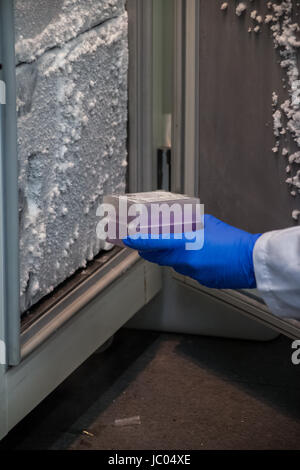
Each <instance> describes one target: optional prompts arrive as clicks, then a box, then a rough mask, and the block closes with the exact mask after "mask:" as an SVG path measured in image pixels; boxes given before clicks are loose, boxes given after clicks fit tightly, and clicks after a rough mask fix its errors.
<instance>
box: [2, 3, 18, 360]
mask: <svg viewBox="0 0 300 470" xmlns="http://www.w3.org/2000/svg"><path fill="white" fill-rule="evenodd" d="M0 18H1V20H0V21H1V38H0V40H1V55H2V58H1V65H2V69H1V76H2V77H1V78H2V80H3V82H4V84H5V85H4V86H5V95H6V100H5V104H2V105H1V108H2V113H1V120H2V123H1V124H2V131H3V134H2V137H3V139H2V145H1V171H2V175H1V196H0V197H1V202H0V203H1V212H2V223H1V231H2V233H1V237H2V244H1V261H2V270H3V271H2V273H3V280H2V286H1V288H2V292H1V294H0V295H1V300H2V307H3V310H2V313H1V315H2V317H3V319H2V322H5V344H6V363H7V364H8V365H16V364H18V363H19V362H20V341H19V337H20V309H19V285H20V283H19V222H18V159H17V117H16V77H15V50H14V47H15V44H14V16H13V2H12V1H10V0H1V1H0Z"/></svg>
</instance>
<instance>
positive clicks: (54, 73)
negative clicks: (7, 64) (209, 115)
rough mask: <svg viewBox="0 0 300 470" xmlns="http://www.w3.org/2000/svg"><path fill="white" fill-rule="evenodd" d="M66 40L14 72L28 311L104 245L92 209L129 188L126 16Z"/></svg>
mask: <svg viewBox="0 0 300 470" xmlns="http://www.w3.org/2000/svg"><path fill="white" fill-rule="evenodd" d="M56 3H59V4H63V5H67V4H77V6H78V7H79V6H80V5H81V7H83V5H84V4H85V3H86V4H87V5H88V4H90V3H91V2H89V1H87V2H83V1H79V0H78V1H74V0H73V1H72V2H71V1H68V2H67V1H64V2H56ZM94 3H95V4H98V5H99V4H103V5H108V4H110V5H114V4H115V6H117V4H123V2H114V1H110V2H104V1H103V2H98V1H97V2H94ZM92 11H93V10H92ZM84 18H85V17H84ZM84 18H81V19H79V20H78V21H79V23H80V24H81V22H82V21H83V20H84ZM59 19H60V20H61V16H59ZM98 19H99V18H98ZM71 20H72V16H71V19H70V21H71ZM94 20H95V19H94V18H93V20H91V21H94ZM72 24H73V23H72ZM78 31H79V29H78ZM80 31H81V30H80ZM72 34H73V33H72ZM41 35H42V36H43V34H42V33H41ZM43 37H44V36H43ZM67 39H68V41H67V42H66V43H65V44H59V47H54V48H50V49H49V50H48V49H45V48H44V46H42V44H43V43H42V41H41V44H40V46H41V48H42V49H44V50H43V53H42V54H41V55H40V54H39V53H35V59H34V60H33V61H31V60H32V57H30V61H29V63H22V64H20V65H18V66H17V68H16V76H17V116H18V157H19V195H20V196H19V219H20V264H21V266H20V274H21V310H22V312H23V311H25V310H26V309H27V308H29V307H30V306H31V305H32V304H34V303H36V302H37V301H38V300H39V299H40V298H42V297H43V296H45V295H46V294H47V293H49V292H51V291H52V290H53V288H54V287H56V286H57V285H58V284H60V283H61V282H62V281H64V280H65V279H66V278H68V277H69V276H70V275H71V274H73V273H74V272H75V271H76V270H77V269H78V268H80V267H84V266H85V265H86V262H87V261H88V260H91V259H93V258H94V257H95V255H96V254H98V253H99V251H100V250H101V249H102V248H104V246H103V245H101V243H100V241H99V240H98V239H97V236H96V225H97V222H98V218H97V216H96V209H97V207H98V205H99V203H100V202H101V200H102V196H103V195H104V194H107V193H114V192H124V190H125V175H126V164H125V163H126V159H127V158H126V157H127V155H126V140H127V70H128V50H127V49H128V47H127V14H126V13H125V11H123V13H122V14H121V15H119V16H117V17H116V18H110V19H108V20H107V21H105V22H104V23H103V22H102V20H101V21H100V24H99V26H95V27H92V28H91V29H90V30H88V31H84V32H81V33H80V34H79V35H78V36H77V37H74V38H73V37H72V38H71V39H69V36H67ZM18 44H19V49H18V50H19V54H21V53H22V54H23V52H24V54H23V58H26V57H27V56H26V54H27V52H26V51H27V47H28V42H26V40H25V42H24V51H22V47H21V43H18ZM33 50H35V49H33ZM39 50H41V49H39Z"/></svg>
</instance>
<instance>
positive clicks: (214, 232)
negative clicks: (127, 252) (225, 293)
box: [123, 214, 261, 289]
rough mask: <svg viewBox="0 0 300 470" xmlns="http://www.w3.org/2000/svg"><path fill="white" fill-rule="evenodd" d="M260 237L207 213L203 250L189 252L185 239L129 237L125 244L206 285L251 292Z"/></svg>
mask: <svg viewBox="0 0 300 470" xmlns="http://www.w3.org/2000/svg"><path fill="white" fill-rule="evenodd" d="M260 235H261V234H256V235H252V234H251V233H248V232H245V231H244V230H240V229H238V228H235V227H232V226H231V225H228V224H226V223H224V222H222V221H221V220H218V219H216V218H215V217H213V216H212V215H207V214H206V215H205V216H204V245H203V248H201V249H199V250H186V242H187V240H186V239H185V238H184V237H182V239H174V237H172V238H171V239H163V238H162V237H160V238H159V239H154V238H153V239H151V237H150V236H149V238H147V239H142V238H136V239H135V238H133V237H127V238H125V239H123V242H124V244H125V245H127V246H128V247H129V248H133V249H135V250H138V251H139V254H140V256H141V257H142V258H144V259H145V260H147V261H151V262H152V263H157V264H159V265H161V266H171V267H172V268H174V269H175V271H177V272H178V273H180V274H183V275H184V276H189V277H191V278H193V279H195V280H196V281H198V282H200V284H203V285H204V286H207V287H213V288H215V289H246V288H248V289H251V288H255V287H256V280H255V275H254V267H253V248H254V245H255V242H256V240H257V239H258V238H259V237H260ZM189 241H190V240H189Z"/></svg>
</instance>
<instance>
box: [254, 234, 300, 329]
mask: <svg viewBox="0 0 300 470" xmlns="http://www.w3.org/2000/svg"><path fill="white" fill-rule="evenodd" d="M253 261H254V271H255V277H256V283H257V288H258V290H259V292H260V294H261V296H262V297H263V299H264V301H265V302H266V304H267V305H268V307H269V308H270V310H271V312H272V313H274V314H275V315H278V316H280V317H287V318H295V319H298V320H300V227H292V228H289V229H284V230H277V231H274V232H267V233H265V234H263V235H262V236H261V237H260V238H258V240H257V242H256V243H255V246H254V250H253Z"/></svg>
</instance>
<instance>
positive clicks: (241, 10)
mask: <svg viewBox="0 0 300 470" xmlns="http://www.w3.org/2000/svg"><path fill="white" fill-rule="evenodd" d="M246 9H247V6H246V4H245V3H244V2H241V3H239V4H238V5H237V7H236V9H235V13H236V15H237V16H241V15H242V14H243V13H244V11H245V10H246Z"/></svg>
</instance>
